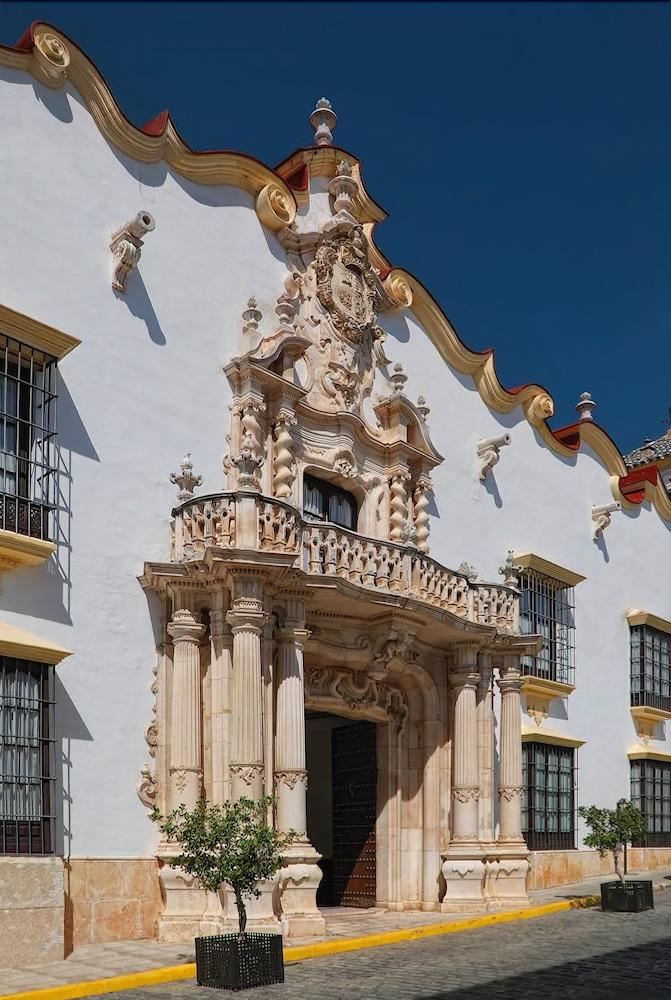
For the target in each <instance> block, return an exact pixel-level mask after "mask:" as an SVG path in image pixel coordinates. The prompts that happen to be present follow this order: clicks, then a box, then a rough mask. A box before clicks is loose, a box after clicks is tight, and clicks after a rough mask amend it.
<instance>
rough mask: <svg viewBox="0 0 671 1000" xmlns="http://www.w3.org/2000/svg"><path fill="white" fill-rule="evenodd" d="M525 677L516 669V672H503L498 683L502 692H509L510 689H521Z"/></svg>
mask: <svg viewBox="0 0 671 1000" xmlns="http://www.w3.org/2000/svg"><path fill="white" fill-rule="evenodd" d="M523 679H524V678H523V677H522V674H520V673H518V672H517V671H515V672H514V673H512V672H511V673H507V674H503V676H501V677H499V679H498V680H497V682H496V683H497V684H498V686H499V691H500V692H501V694H507V693H508V692H509V691H521V690H522V681H523Z"/></svg>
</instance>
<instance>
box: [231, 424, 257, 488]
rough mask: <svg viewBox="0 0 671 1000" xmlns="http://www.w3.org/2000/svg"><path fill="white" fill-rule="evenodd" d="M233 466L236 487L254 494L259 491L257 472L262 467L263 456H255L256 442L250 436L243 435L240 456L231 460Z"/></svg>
mask: <svg viewBox="0 0 671 1000" xmlns="http://www.w3.org/2000/svg"><path fill="white" fill-rule="evenodd" d="M233 465H235V466H236V467H237V470H238V486H240V487H241V488H242V489H245V490H252V491H254V492H258V491H259V490H260V489H261V482H260V480H259V478H258V471H259V469H260V468H261V466H262V465H263V456H262V455H259V454H257V452H256V442H255V440H254V437H253V435H252V434H244V435H243V437H242V442H241V447H240V454H239V455H238V456H237V457H236V458H234V459H233Z"/></svg>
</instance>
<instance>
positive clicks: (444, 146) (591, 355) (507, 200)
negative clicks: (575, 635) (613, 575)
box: [0, 2, 671, 450]
mask: <svg viewBox="0 0 671 1000" xmlns="http://www.w3.org/2000/svg"><path fill="white" fill-rule="evenodd" d="M36 19H42V20H45V21H49V22H51V23H52V24H54V25H56V26H57V27H59V28H61V29H62V30H63V31H64V32H65V33H66V34H68V35H70V37H71V38H72V39H73V40H74V41H76V42H77V44H78V45H80V47H81V48H83V49H84V51H86V52H87V53H88V55H89V56H90V57H91V58H92V59H93V61H94V62H95V63H96V64H97V66H98V68H99V69H100V70H101V72H102V73H103V75H104V76H105V78H106V79H107V81H108V83H109V85H110V87H111V89H112V91H113V93H114V94H115V96H116V98H117V100H118V101H119V103H120V104H121V107H122V108H123V110H124V112H125V113H126V114H127V115H128V117H129V118H130V119H131V120H132V121H134V122H135V123H136V124H138V125H140V124H143V123H144V122H145V121H147V120H148V119H149V118H152V117H153V116H154V115H155V114H156V113H157V112H158V111H160V110H162V109H164V108H169V109H170V110H171V112H172V114H173V118H174V120H175V122H176V125H177V127H178V129H179V130H180V132H181V134H182V136H183V137H184V139H185V140H186V141H187V142H188V143H189V144H190V145H191V146H193V147H194V148H196V149H216V148H229V149H240V150H243V151H244V152H247V153H251V154H253V155H255V156H257V157H259V158H260V159H262V160H264V161H265V162H266V163H268V164H271V165H274V164H275V163H277V162H279V161H280V160H282V159H284V158H285V156H287V155H288V154H289V153H290V152H292V151H293V150H294V149H295V148H296V147H298V146H301V145H308V144H310V142H311V135H312V133H311V130H310V127H309V125H308V124H307V116H308V114H309V112H310V111H311V109H312V107H313V106H314V103H315V100H316V99H317V98H319V97H321V96H326V97H329V98H330V99H331V101H332V103H333V106H334V109H335V110H336V112H337V113H338V116H339V119H340V120H339V124H338V128H337V130H336V133H335V138H336V143H337V144H338V145H340V146H342V147H343V148H345V149H348V150H349V151H351V152H352V153H354V154H356V155H357V156H359V157H360V158H361V161H362V164H363V172H364V177H365V180H366V185H367V187H368V189H369V191H370V193H371V194H372V195H373V197H374V198H375V199H376V200H377V201H378V202H379V203H380V204H382V205H383V207H384V208H386V209H387V211H388V212H389V213H390V218H389V219H388V220H387V221H386V222H385V223H384V224H383V225H381V226H379V227H378V229H377V233H376V239H377V242H378V244H379V246H380V248H381V249H382V251H383V252H384V253H385V254H386V256H387V257H388V258H389V259H390V260H391V261H392V263H394V264H397V265H399V266H403V267H406V268H407V269H408V270H410V271H412V272H413V273H415V274H416V275H417V277H419V278H420V279H421V280H422V281H423V282H424V284H426V285H427V286H428V288H429V289H430V290H431V292H432V293H433V294H434V296H435V297H436V298H437V299H438V301H439V302H440V304H441V305H442V307H443V308H444V310H445V311H446V313H447V315H448V316H449V317H450V319H451V321H452V323H453V324H454V325H455V327H456V329H457V330H458V332H459V334H460V336H461V338H462V339H463V340H464V341H465V342H466V343H467V344H468V345H469V346H470V347H472V348H474V349H482V348H485V347H495V348H496V360H497V368H498V371H499V375H500V378H501V381H502V382H503V384H504V385H507V386H516V385H520V384H522V383H525V382H540V383H541V384H543V385H545V386H546V387H547V388H548V389H549V390H550V392H551V393H552V395H553V396H554V399H555V406H556V416H555V419H554V420H553V425H554V426H561V425H563V424H567V423H571V422H572V421H573V420H574V418H575V416H576V414H575V411H574V409H573V406H574V404H575V403H576V402H577V400H578V396H579V394H580V392H581V391H582V390H583V389H588V390H589V391H590V392H591V393H592V395H593V397H594V398H595V399H596V401H597V403H598V409H597V410H596V413H595V417H596V419H597V420H598V422H599V423H601V424H602V426H603V427H605V429H606V430H608V431H609V433H610V434H611V435H612V437H613V438H614V439H615V441H616V442H617V444H618V445H619V446H620V447H621V448H622V449H623V450H627V449H629V448H632V447H635V446H637V445H638V444H640V443H641V441H642V439H643V437H645V436H650V437H657V436H658V435H659V434H661V433H663V430H664V424H663V421H664V420H665V418H666V417H667V416H668V408H669V406H671V348H670V346H669V342H670V336H669V334H670V331H671V83H670V81H671V46H670V45H669V39H670V37H671V6H670V5H669V4H664V3H658V4H646V3H638V4H636V3H631V4H629V3H619V4H577V3H576V4H564V5H562V4H503V3H501V4H484V3H483V4H471V5H465V4H458V3H455V4H437V3H436V4H422V3H408V4H406V3H380V4H376V3H373V4H366V3H356V4H349V3H338V4H331V3H310V4H308V3H305V4H300V3H299V4H287V3H281V4H280V3H277V4H262V3H256V4H254V3H249V4H216V3H212V4H199V3H184V4H181V3H179V4H178V3H174V4H167V3H161V4H158V3H157V4H144V3H132V4H131V3H118V4H97V3H87V4H67V3H41V4H37V3H11V4H5V3H2V2H0V41H2V42H4V43H12V42H14V41H16V40H17V38H18V37H19V35H20V34H21V33H22V32H23V30H24V28H25V27H26V26H27V25H28V24H29V23H30V22H31V21H32V20H36Z"/></svg>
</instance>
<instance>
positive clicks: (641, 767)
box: [631, 760, 671, 847]
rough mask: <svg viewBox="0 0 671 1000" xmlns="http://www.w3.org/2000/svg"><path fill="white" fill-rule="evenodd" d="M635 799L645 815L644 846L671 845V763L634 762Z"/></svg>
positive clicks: (632, 779) (632, 794)
mask: <svg viewBox="0 0 671 1000" xmlns="http://www.w3.org/2000/svg"><path fill="white" fill-rule="evenodd" d="M631 801H632V802H633V803H634V805H635V806H638V808H639V809H640V810H641V812H642V813H643V816H644V817H645V829H646V834H645V839H644V841H643V843H642V844H640V845H638V846H641V847H671V763H667V762H666V761H657V760H632V761H631Z"/></svg>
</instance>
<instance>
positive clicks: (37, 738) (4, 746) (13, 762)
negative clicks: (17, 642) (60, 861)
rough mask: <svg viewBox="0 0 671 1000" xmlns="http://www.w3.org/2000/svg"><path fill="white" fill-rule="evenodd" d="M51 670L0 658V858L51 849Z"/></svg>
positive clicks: (52, 791)
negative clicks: (1, 855) (6, 855)
mask: <svg viewBox="0 0 671 1000" xmlns="http://www.w3.org/2000/svg"><path fill="white" fill-rule="evenodd" d="M54 731H55V730H54V668H53V666H49V665H47V664H44V663H32V662H31V661H28V660H19V659H15V658H13V657H7V656H0V854H52V853H53V851H54V821H55V816H54V806H55V794H54V785H55V776H54V742H55V740H54Z"/></svg>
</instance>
